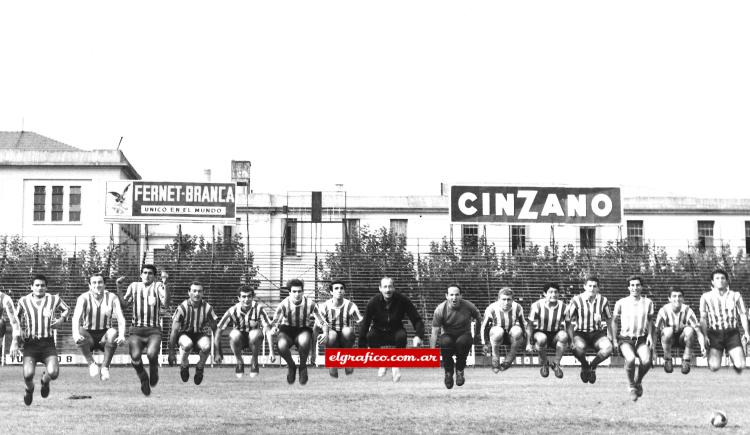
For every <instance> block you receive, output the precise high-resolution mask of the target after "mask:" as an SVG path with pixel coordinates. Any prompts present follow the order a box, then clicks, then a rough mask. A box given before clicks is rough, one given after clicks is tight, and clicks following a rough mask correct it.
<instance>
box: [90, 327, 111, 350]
mask: <svg viewBox="0 0 750 435" xmlns="http://www.w3.org/2000/svg"><path fill="white" fill-rule="evenodd" d="M107 331H108V330H107V329H87V330H86V332H88V333H89V335H90V336H91V340H92V341H93V343H91V346H89V350H90V351H92V352H93V351H95V350H101V351H102V352H104V342H103V341H102V340H103V339H104V336H105V335H106V334H107Z"/></svg>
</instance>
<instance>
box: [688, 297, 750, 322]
mask: <svg viewBox="0 0 750 435" xmlns="http://www.w3.org/2000/svg"><path fill="white" fill-rule="evenodd" d="M700 312H701V319H706V321H707V322H708V329H728V328H737V321H738V320H739V316H745V315H746V314H747V310H746V309H745V302H744V301H743V300H742V296H740V294H739V292H736V291H732V290H729V289H727V291H726V292H724V295H722V294H721V293H719V291H718V290H716V289H712V290H711V291H708V292H706V293H703V295H701V302H700Z"/></svg>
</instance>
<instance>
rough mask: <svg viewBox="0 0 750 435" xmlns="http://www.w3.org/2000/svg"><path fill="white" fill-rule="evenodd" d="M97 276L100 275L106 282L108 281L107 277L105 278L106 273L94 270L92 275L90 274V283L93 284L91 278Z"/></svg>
mask: <svg viewBox="0 0 750 435" xmlns="http://www.w3.org/2000/svg"><path fill="white" fill-rule="evenodd" d="M95 276H98V277H100V278H101V279H102V281H104V282H106V281H107V278H105V277H104V275H103V274H102V273H101V272H94V273H92V274H91V276H89V284H91V278H93V277H95Z"/></svg>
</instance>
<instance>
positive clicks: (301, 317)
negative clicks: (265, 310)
mask: <svg viewBox="0 0 750 435" xmlns="http://www.w3.org/2000/svg"><path fill="white" fill-rule="evenodd" d="M279 307H280V308H281V313H280V314H281V316H282V317H283V319H284V320H283V321H282V323H281V324H282V325H287V326H293V327H303V326H310V316H312V315H313V313H318V314H319V313H320V311H319V310H318V305H317V304H316V303H315V301H314V300H312V299H311V298H308V297H307V296H303V297H302V301H301V302H300V303H299V304H295V303H294V302H292V297H291V296H287V297H286V298H285V299H284V300H283V301H281V303H280V304H279ZM274 321H276V319H274Z"/></svg>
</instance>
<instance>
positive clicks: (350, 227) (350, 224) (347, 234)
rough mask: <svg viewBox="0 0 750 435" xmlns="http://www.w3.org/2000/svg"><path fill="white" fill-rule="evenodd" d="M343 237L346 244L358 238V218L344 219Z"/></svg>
mask: <svg viewBox="0 0 750 435" xmlns="http://www.w3.org/2000/svg"><path fill="white" fill-rule="evenodd" d="M343 239H344V243H345V244H347V245H348V244H350V243H355V241H356V240H358V239H359V219H344V234H343Z"/></svg>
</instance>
